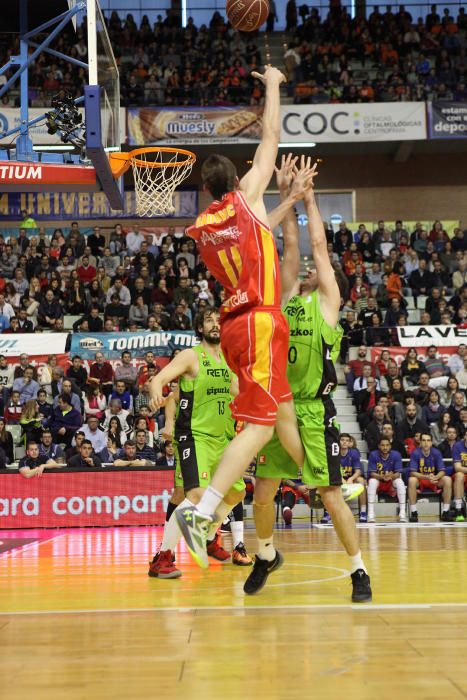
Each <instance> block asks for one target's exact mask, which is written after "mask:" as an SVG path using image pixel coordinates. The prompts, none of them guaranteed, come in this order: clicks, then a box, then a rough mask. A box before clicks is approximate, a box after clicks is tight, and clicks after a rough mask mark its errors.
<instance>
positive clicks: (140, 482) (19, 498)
mask: <svg viewBox="0 0 467 700" xmlns="http://www.w3.org/2000/svg"><path fill="white" fill-rule="evenodd" d="M173 482H174V472H173V470H167V469H164V470H161V469H157V468H155V467H136V468H126V467H125V468H119V467H106V468H104V469H102V468H100V469H98V470H97V469H89V470H87V471H79V470H76V469H68V468H66V469H57V470H47V471H44V473H43V474H42V476H40V477H37V478H36V477H34V478H31V479H25V478H24V477H22V476H21V475H20V474H18V473H17V472H15V471H13V470H9V469H7V470H5V471H3V472H0V529H24V528H38V527H50V528H55V527H109V526H115V525H121V526H123V525H163V523H164V522H165V513H166V510H167V505H168V503H169V500H170V497H171V495H172V491H173Z"/></svg>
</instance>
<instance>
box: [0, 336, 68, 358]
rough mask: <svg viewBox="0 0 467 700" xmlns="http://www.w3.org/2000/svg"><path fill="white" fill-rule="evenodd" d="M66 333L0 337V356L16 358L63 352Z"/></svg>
mask: <svg viewBox="0 0 467 700" xmlns="http://www.w3.org/2000/svg"><path fill="white" fill-rule="evenodd" d="M67 338H68V333H6V334H2V335H0V355H5V357H18V356H19V355H22V353H25V354H26V355H50V354H51V353H61V352H65V348H66V341H67Z"/></svg>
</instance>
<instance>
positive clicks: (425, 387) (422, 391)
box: [412, 371, 432, 406]
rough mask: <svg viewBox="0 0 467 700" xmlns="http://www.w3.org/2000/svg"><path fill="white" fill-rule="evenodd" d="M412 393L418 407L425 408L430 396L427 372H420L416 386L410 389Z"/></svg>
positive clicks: (430, 390) (430, 389)
mask: <svg viewBox="0 0 467 700" xmlns="http://www.w3.org/2000/svg"><path fill="white" fill-rule="evenodd" d="M412 392H413V393H414V394H415V401H416V402H417V403H418V404H419V406H426V404H427V403H428V401H429V400H430V394H431V392H432V388H431V386H430V375H429V374H428V372H425V371H423V372H420V376H419V379H418V386H416V387H413V388H412Z"/></svg>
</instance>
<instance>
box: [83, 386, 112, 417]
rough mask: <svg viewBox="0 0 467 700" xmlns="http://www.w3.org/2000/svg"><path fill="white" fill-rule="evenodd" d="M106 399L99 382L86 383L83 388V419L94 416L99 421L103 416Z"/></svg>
mask: <svg viewBox="0 0 467 700" xmlns="http://www.w3.org/2000/svg"><path fill="white" fill-rule="evenodd" d="M106 408H107V399H106V398H105V394H104V393H103V392H102V390H101V387H100V384H95V383H94V384H88V385H87V386H85V388H84V419H85V420H87V419H88V418H89V416H95V417H96V418H97V419H98V420H99V421H100V420H102V418H103V417H104V412H105V409H106Z"/></svg>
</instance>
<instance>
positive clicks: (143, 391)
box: [135, 365, 157, 415]
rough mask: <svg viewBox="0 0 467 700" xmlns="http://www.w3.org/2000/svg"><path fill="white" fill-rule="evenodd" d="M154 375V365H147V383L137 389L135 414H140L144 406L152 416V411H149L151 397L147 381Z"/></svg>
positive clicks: (155, 370) (155, 369)
mask: <svg viewBox="0 0 467 700" xmlns="http://www.w3.org/2000/svg"><path fill="white" fill-rule="evenodd" d="M156 374H157V367H156V365H152V366H151V365H149V366H148V374H147V378H148V381H146V382H145V383H144V384H143V385H142V386H140V387H139V392H138V394H137V396H136V399H135V413H136V414H138V413H140V411H141V409H142V407H143V406H146V407H147V408H148V409H149V412H150V413H151V415H152V414H153V411H151V409H150V401H151V397H150V394H149V387H150V383H149V380H150V379H151V377H155V376H156Z"/></svg>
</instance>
